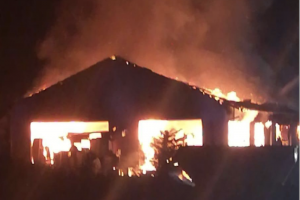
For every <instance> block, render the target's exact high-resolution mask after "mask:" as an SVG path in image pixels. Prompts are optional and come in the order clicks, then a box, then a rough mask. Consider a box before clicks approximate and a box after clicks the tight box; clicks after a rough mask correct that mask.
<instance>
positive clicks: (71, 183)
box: [0, 147, 299, 200]
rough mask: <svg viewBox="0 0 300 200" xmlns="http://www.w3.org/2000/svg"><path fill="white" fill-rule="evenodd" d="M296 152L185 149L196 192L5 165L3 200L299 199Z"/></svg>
mask: <svg viewBox="0 0 300 200" xmlns="http://www.w3.org/2000/svg"><path fill="white" fill-rule="evenodd" d="M293 152H294V149H293V148H291V147H277V148H276V147H264V148H230V149H229V148H190V147H189V148H183V149H181V150H180V151H179V152H178V155H177V159H178V161H179V163H180V164H181V165H182V167H183V168H184V169H185V170H186V171H187V172H188V173H189V174H190V175H191V177H192V178H193V181H194V182H195V183H196V186H195V187H190V186H188V185H184V184H181V183H180V182H176V181H174V180H173V179H171V178H170V177H168V176H161V177H159V176H157V177H151V176H144V177H118V176H110V177H104V176H99V177H93V178H92V177H88V176H84V175H80V176H79V175H78V176H73V175H66V174H64V173H61V172H59V171H53V170H51V169H48V168H43V169H42V168H36V167H35V166H28V167H20V166H16V165H14V166H11V165H10V166H8V165H4V164H2V165H1V166H2V170H1V189H0V199H7V200H10V199H12V200H19V199H24V200H25V199H30V200H48V199H49V200H50V199H51V200H53V199H57V200H69V199H70V200H77V199H78V200H79V199H82V200H94V199H95V200H102V199H104V200H118V199H120V200H127V199H128V200H131V199H133V200H135V199H136V200H144V199H145V200H146V199H147V200H148V199H149V200H154V199H162V200H167V199H172V200H177V199H178V200H179V199H180V200H185V199H193V200H194V199H201V200H211V199H213V200H219V199H220V200H227V199H228V200H235V199H236V200H238V199H243V200H248V199H249V200H250V199H251V200H252V199H258V200H279V199H280V200H281V199H288V200H293V199H295V200H296V199H299V162H297V163H295V161H294V154H293ZM2 163H3V162H2Z"/></svg>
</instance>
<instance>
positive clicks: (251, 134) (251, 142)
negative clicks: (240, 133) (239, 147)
mask: <svg viewBox="0 0 300 200" xmlns="http://www.w3.org/2000/svg"><path fill="white" fill-rule="evenodd" d="M254 124H255V122H251V123H250V138H249V139H250V146H254V145H255V144H254V133H255V132H254Z"/></svg>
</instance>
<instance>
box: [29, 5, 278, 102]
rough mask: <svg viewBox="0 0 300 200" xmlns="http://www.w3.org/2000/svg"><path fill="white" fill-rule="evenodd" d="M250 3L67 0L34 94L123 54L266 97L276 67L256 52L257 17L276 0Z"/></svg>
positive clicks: (42, 47) (204, 83)
mask: <svg viewBox="0 0 300 200" xmlns="http://www.w3.org/2000/svg"><path fill="white" fill-rule="evenodd" d="M249 2H251V1H246V0H209V1H196V0H172V1H171V0H144V1H138V0H127V1H125V0H112V1H104V0H63V1H62V4H61V5H60V6H59V8H58V10H57V19H56V23H55V24H54V26H53V27H51V28H50V30H49V32H48V34H47V36H46V38H45V39H44V40H43V41H42V42H41V43H40V44H39V48H38V56H39V58H40V59H44V60H46V61H47V62H46V63H47V64H46V65H45V66H44V69H43V70H42V73H41V74H40V76H39V77H38V79H37V80H36V82H35V85H34V92H35V91H37V90H39V89H41V88H42V87H48V86H50V85H52V84H54V83H56V82H58V81H60V80H63V79H65V78H67V77H68V76H70V75H72V74H74V73H76V72H79V71H81V70H83V69H85V68H87V67H89V66H91V65H92V64H94V63H96V62H98V61H100V60H103V59H105V58H106V57H109V56H111V55H119V56H122V57H124V58H126V59H128V60H129V61H131V62H134V63H136V64H138V65H140V66H144V67H147V68H149V69H151V70H153V71H154V72H157V73H159V74H162V75H164V76H167V77H171V78H175V77H178V78H179V80H182V81H185V82H189V83H191V84H194V85H197V86H199V87H205V88H209V89H214V88H220V89H221V90H222V91H224V92H230V91H236V92H237V94H238V96H240V97H242V98H252V99H254V100H256V101H260V100H262V99H264V98H266V97H267V94H268V93H267V91H268V89H270V88H271V87H272V86H273V83H272V77H273V72H272V70H271V69H270V67H269V66H268V65H267V64H266V63H265V62H264V61H263V60H262V59H261V58H260V56H259V55H257V54H256V53H255V52H254V49H253V44H254V43H255V42H256V34H255V27H254V26H253V24H252V20H253V19H254V18H255V17H256V14H257V13H260V12H263V10H264V9H265V8H266V7H268V6H269V4H270V1H262V2H261V3H260V1H258V3H256V4H255V6H254V5H250V4H249ZM254 11H255V12H254ZM253 13H255V14H253Z"/></svg>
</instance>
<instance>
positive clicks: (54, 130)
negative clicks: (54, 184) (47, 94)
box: [30, 122, 108, 164]
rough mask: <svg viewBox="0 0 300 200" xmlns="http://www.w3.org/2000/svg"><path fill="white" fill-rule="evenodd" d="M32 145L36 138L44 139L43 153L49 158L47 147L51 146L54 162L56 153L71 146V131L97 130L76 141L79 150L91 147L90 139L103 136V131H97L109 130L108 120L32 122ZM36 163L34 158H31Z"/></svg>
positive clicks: (65, 150)
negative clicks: (87, 136) (69, 135)
mask: <svg viewBox="0 0 300 200" xmlns="http://www.w3.org/2000/svg"><path fill="white" fill-rule="evenodd" d="M30 130H31V146H32V145H33V141H34V140H35V139H42V145H43V147H44V150H43V155H44V157H45V158H46V160H47V159H48V158H47V151H46V149H45V148H46V147H48V148H49V153H50V162H51V164H53V158H54V153H59V152H62V151H64V152H67V151H69V150H70V148H71V146H72V145H71V141H70V139H69V138H67V136H68V134H70V133H85V132H95V133H91V134H90V135H89V139H82V140H81V142H75V143H74V145H75V146H76V147H77V148H78V150H79V151H81V150H82V149H84V148H86V149H90V140H91V139H96V138H101V133H96V132H97V131H108V122H32V123H31V124H30ZM31 160H32V163H34V161H33V158H31Z"/></svg>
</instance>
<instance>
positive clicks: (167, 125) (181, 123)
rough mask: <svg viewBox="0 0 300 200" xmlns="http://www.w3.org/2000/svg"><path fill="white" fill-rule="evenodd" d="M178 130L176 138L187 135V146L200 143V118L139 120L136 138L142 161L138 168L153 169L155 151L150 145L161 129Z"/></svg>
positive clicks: (199, 144)
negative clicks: (139, 146) (152, 161)
mask: <svg viewBox="0 0 300 200" xmlns="http://www.w3.org/2000/svg"><path fill="white" fill-rule="evenodd" d="M172 129H173V130H180V131H178V132H177V134H176V138H181V137H183V135H184V134H186V135H187V138H186V139H185V142H186V145H188V146H201V145H202V121H201V120H171V121H168V120H141V121H139V127H138V138H139V142H140V145H141V150H142V151H143V153H144V160H143V163H142V164H141V165H140V169H141V170H143V171H144V172H145V171H154V170H155V167H154V166H153V164H152V163H151V160H152V159H153V158H154V155H155V152H154V149H153V148H152V147H151V143H152V142H153V140H154V138H158V137H159V136H160V134H161V131H166V130H167V131H170V130H172Z"/></svg>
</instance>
